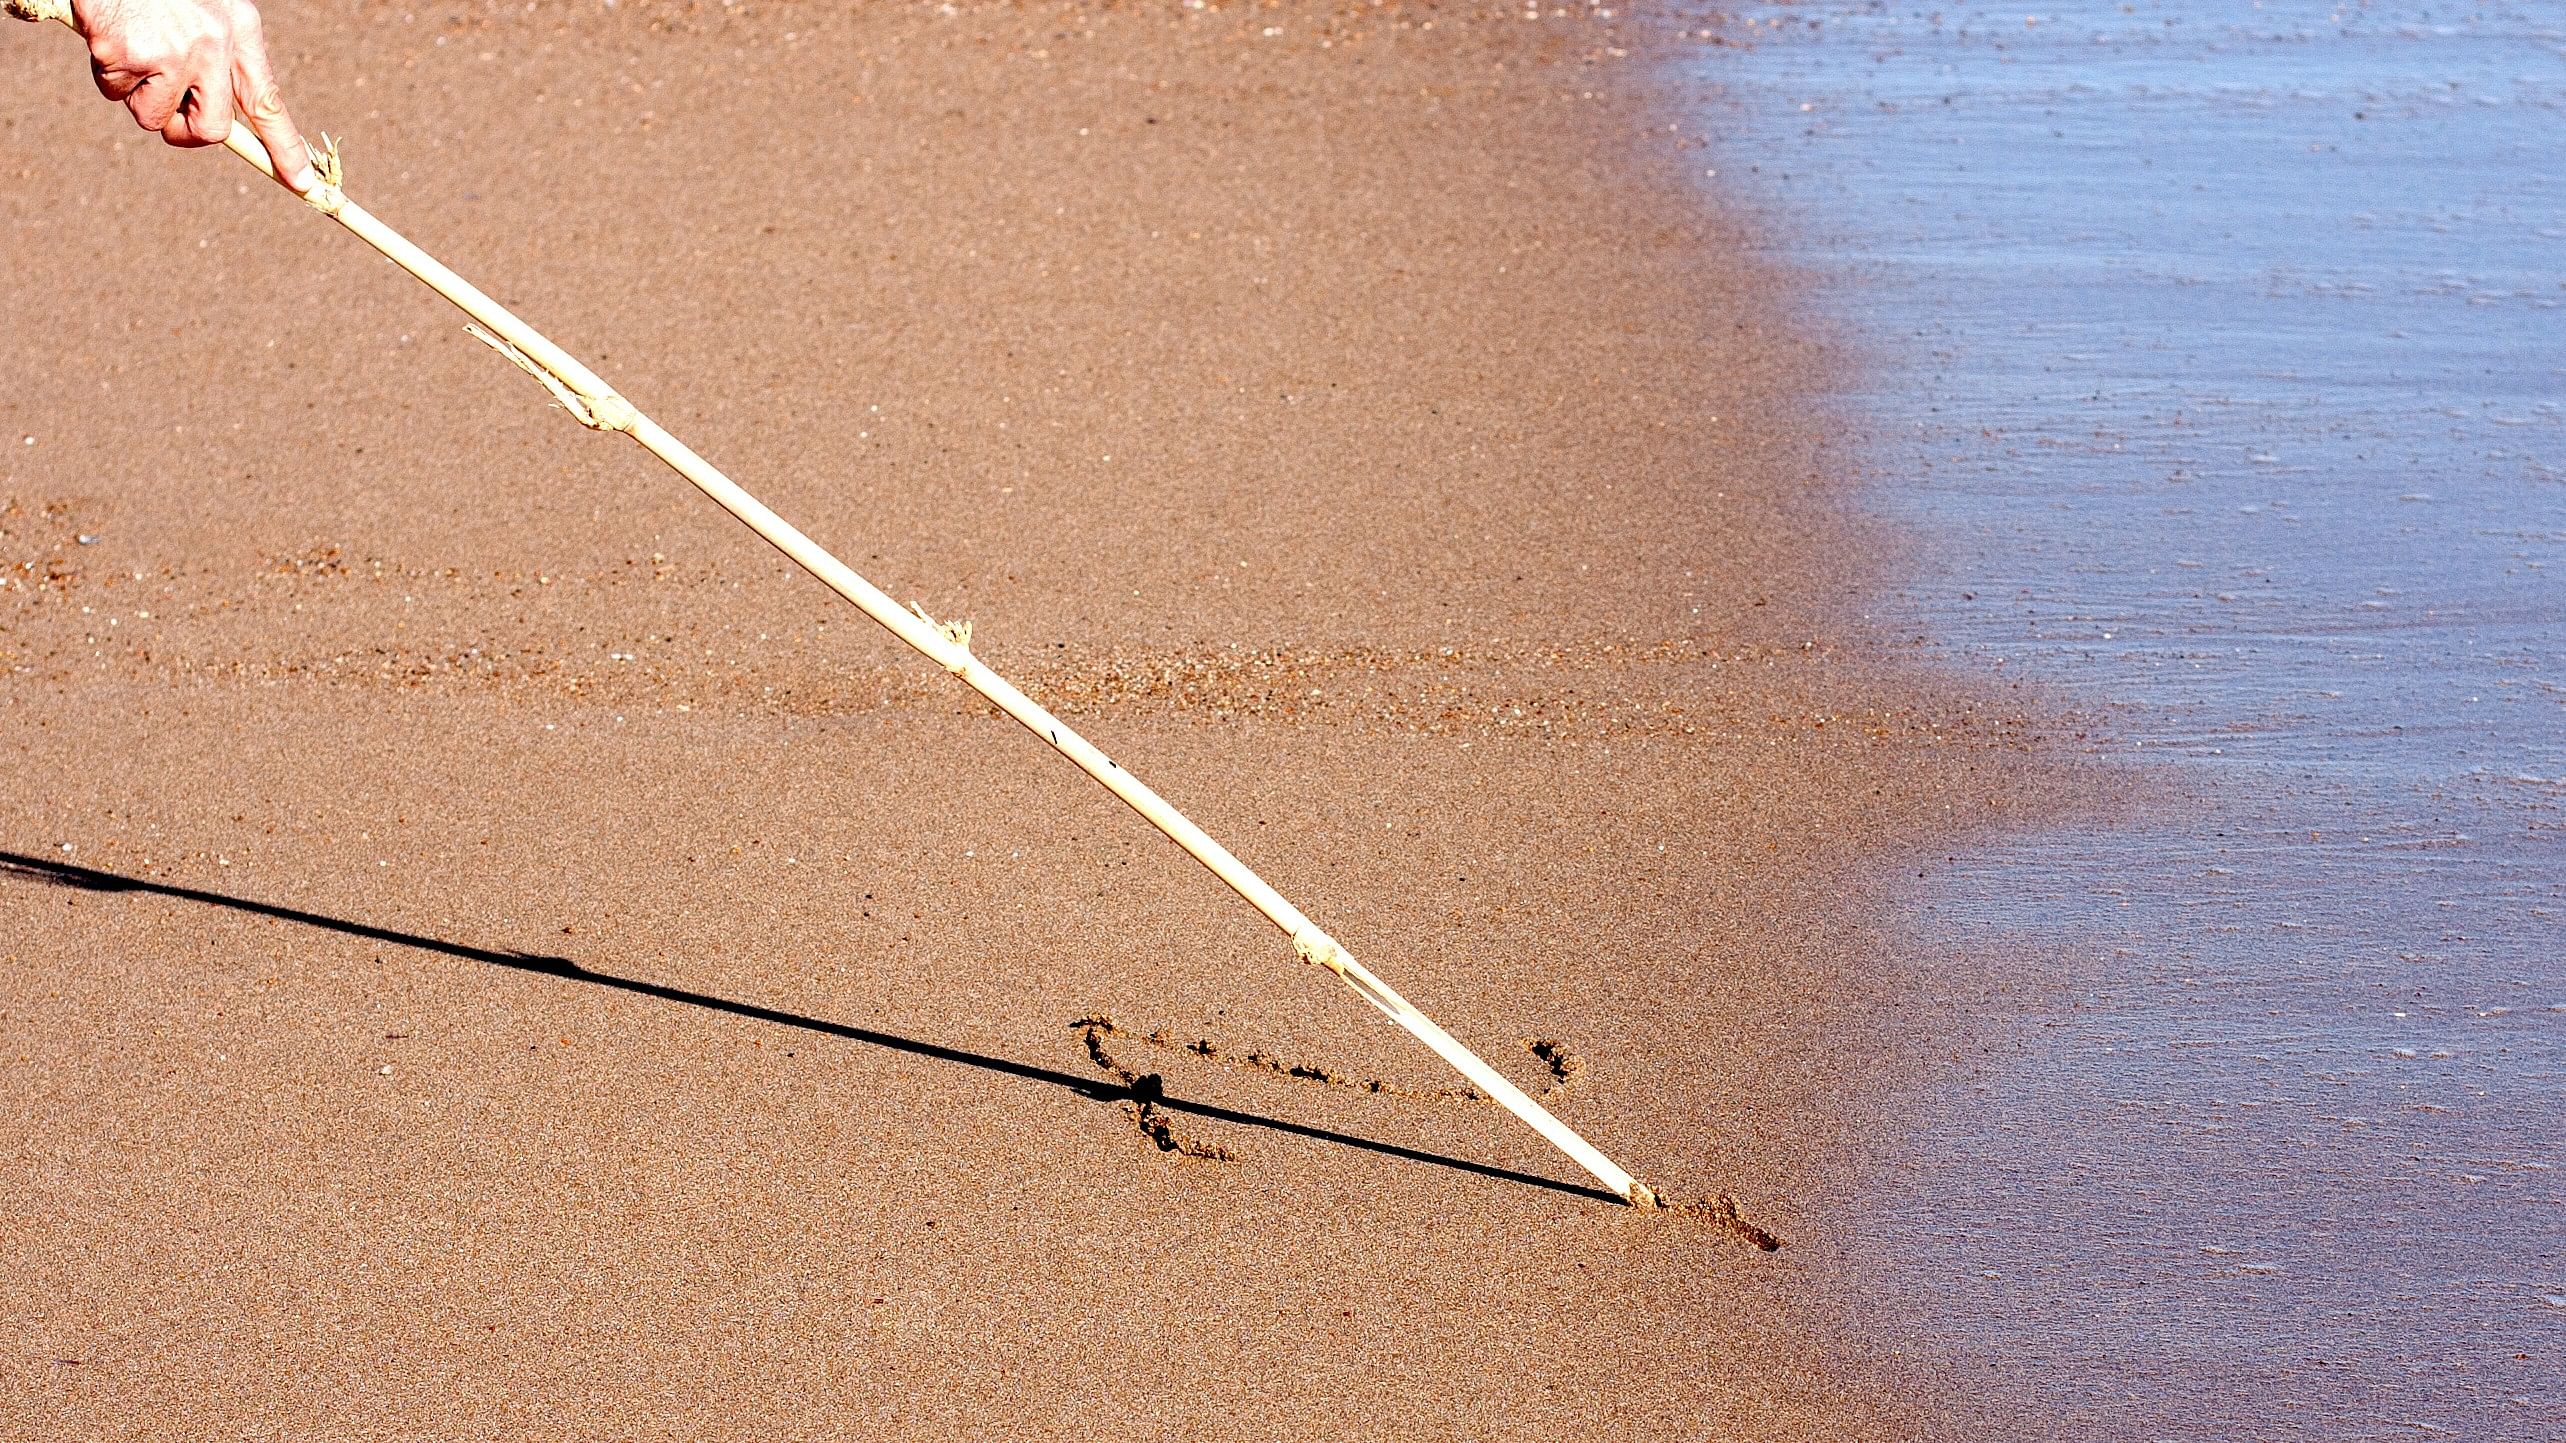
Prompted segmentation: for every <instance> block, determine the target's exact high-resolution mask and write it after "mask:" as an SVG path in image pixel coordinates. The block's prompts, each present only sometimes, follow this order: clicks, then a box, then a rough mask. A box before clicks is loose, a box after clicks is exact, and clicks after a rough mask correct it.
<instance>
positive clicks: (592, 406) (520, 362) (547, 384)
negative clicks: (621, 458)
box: [463, 321, 641, 432]
mask: <svg viewBox="0 0 2566 1443" xmlns="http://www.w3.org/2000/svg"><path fill="white" fill-rule="evenodd" d="M463 328H464V329H465V330H467V331H470V332H471V333H472V335H473V338H474V339H475V340H478V341H479V342H481V344H483V345H485V346H488V347H489V348H490V349H492V350H494V351H497V352H498V353H499V354H500V355H503V356H505V357H507V358H508V359H509V361H510V362H511V363H513V364H514V365H515V366H516V368H517V369H518V370H520V371H523V372H525V373H526V374H527V375H529V376H532V377H534V378H535V379H536V380H538V381H541V382H542V383H543V388H544V389H545V390H547V391H550V392H552V398H553V399H554V400H555V401H557V402H559V403H560V404H561V409H563V410H565V411H568V412H569V413H570V419H572V420H574V421H576V422H578V423H579V424H580V425H582V426H585V427H587V428H588V429H589V430H591V431H625V432H629V431H631V430H632V429H633V425H634V423H635V422H637V421H639V420H640V419H641V413H639V412H637V411H635V410H634V409H633V405H632V402H630V401H627V400H625V399H624V398H623V397H621V396H618V395H616V394H615V393H614V392H612V391H608V392H607V393H606V394H604V395H602V396H591V395H589V394H587V393H586V392H584V391H581V390H579V389H577V388H576V387H574V386H572V385H571V384H570V383H569V382H568V381H565V380H563V379H562V378H561V377H559V376H556V375H554V374H553V373H552V372H551V371H550V370H549V369H547V368H546V367H545V366H544V364H543V363H542V362H541V361H538V360H536V359H535V358H534V357H532V356H529V355H527V354H526V353H525V352H523V351H521V350H518V349H517V348H516V347H515V346H512V345H510V344H508V342H507V341H506V340H505V339H503V338H501V337H499V336H495V335H492V334H491V333H490V332H489V331H486V330H484V329H482V327H481V324H480V323H479V322H477V321H466V322H465V323H464V326H463Z"/></svg>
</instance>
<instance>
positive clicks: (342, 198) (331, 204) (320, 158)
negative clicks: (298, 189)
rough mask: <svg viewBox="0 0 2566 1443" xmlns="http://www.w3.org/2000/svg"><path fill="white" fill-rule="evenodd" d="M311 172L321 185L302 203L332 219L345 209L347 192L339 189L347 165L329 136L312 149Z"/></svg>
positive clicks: (313, 188)
mask: <svg viewBox="0 0 2566 1443" xmlns="http://www.w3.org/2000/svg"><path fill="white" fill-rule="evenodd" d="M312 170H313V172H314V173H315V174H317V175H319V176H320V177H321V183H320V184H319V185H316V186H314V187H312V189H311V191H310V192H309V193H308V194H306V195H305V196H304V197H303V203H304V204H305V205H308V206H310V207H311V208H312V209H314V210H317V211H319V212H320V213H321V214H323V215H325V216H329V217H330V218H332V219H334V220H335V219H336V218H337V217H338V213H339V212H340V211H342V210H345V209H347V192H346V191H345V190H344V189H342V188H341V187H342V186H343V185H344V184H345V182H346V180H347V163H346V162H345V161H343V160H341V159H340V158H339V143H338V141H336V140H334V139H332V138H331V137H330V136H327V135H324V136H322V137H321V143H320V144H319V145H317V146H314V147H313V148H312Z"/></svg>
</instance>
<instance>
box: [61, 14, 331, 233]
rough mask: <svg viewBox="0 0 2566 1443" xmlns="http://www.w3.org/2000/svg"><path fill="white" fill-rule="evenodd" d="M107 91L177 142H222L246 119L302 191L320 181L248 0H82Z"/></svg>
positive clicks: (95, 69)
mask: <svg viewBox="0 0 2566 1443" xmlns="http://www.w3.org/2000/svg"><path fill="white" fill-rule="evenodd" d="M72 15H73V18H74V19H75V20H77V21H78V22H79V25H80V33H81V34H82V35H84V36H86V37H88V40H89V70H90V73H91V75H93V76H94V77H96V79H97V81H98V93H99V94H101V95H104V96H106V97H107V98H108V99H109V100H115V101H121V102H123V103H124V106H125V108H126V109H127V110H129V111H132V112H133V116H134V122H135V123H136V124H138V125H140V126H141V127H142V128H143V129H145V130H150V131H156V132H158V133H159V135H160V137H161V138H162V139H163V140H166V141H168V142H169V143H170V144H172V145H181V146H197V145H220V144H222V142H223V140H224V139H225V137H227V136H229V135H230V134H231V130H232V125H233V123H234V122H235V121H237V122H239V123H240V124H244V125H247V126H248V127H249V128H250V133H251V134H253V135H255V136H257V137H258V138H259V141H260V142H261V143H262V144H264V145H265V146H266V147H267V153H268V154H269V156H271V157H273V158H274V160H275V161H276V175H277V178H278V179H279V180H282V181H283V182H285V184H286V185H287V186H288V187H289V188H291V189H292V190H293V191H294V192H295V193H296V194H297V195H300V194H302V193H304V192H306V191H309V190H310V189H311V188H312V187H313V186H314V185H316V184H318V183H319V177H318V176H317V175H315V174H314V173H313V170H312V156H311V151H310V150H309V149H308V148H307V147H305V145H304V144H303V137H302V135H301V133H300V132H298V131H296V130H295V128H294V122H293V120H292V119H291V118H290V117H289V116H287V115H286V113H285V99H284V97H283V96H282V95H281V94H280V93H279V92H278V91H277V88H276V72H275V70H274V68H273V67H271V66H270V65H269V64H268V59H267V36H266V32H265V30H264V28H263V27H262V26H261V24H260V21H259V17H258V7H257V6H255V5H252V4H250V3H249V0H73V5H72Z"/></svg>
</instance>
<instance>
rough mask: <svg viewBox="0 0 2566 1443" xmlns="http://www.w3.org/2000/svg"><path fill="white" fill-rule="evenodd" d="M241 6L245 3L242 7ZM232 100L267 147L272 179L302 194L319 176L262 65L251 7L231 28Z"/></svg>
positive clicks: (262, 44) (272, 74)
mask: <svg viewBox="0 0 2566 1443" xmlns="http://www.w3.org/2000/svg"><path fill="white" fill-rule="evenodd" d="M242 8H243V9H247V8H248V7H247V6H244V7H242ZM232 46H233V49H232V79H233V87H232V91H233V104H234V106H235V107H236V108H237V112H238V115H239V118H240V119H241V120H242V121H243V122H244V123H246V124H247V125H248V126H249V128H250V133H251V134H253V135H255V136H257V137H258V139H259V143H260V144H262V145H264V146H266V147H267V158H268V159H269V160H271V161H273V162H275V165H276V178H277V179H278V180H281V181H283V182H284V183H285V186H286V188H287V189H289V190H291V191H293V192H294V193H295V194H296V195H308V194H310V193H311V190H312V188H313V187H314V186H317V185H319V184H320V183H321V177H320V176H319V175H318V174H317V173H315V172H314V171H313V169H312V152H311V148H310V147H308V146H306V145H305V144H303V133H302V132H301V131H299V130H296V129H295V128H294V118H293V117H292V116H290V115H287V114H286V113H285V97H284V95H283V94H282V93H280V92H279V91H278V90H277V88H276V71H275V69H274V68H273V67H272V66H270V65H269V64H268V63H267V40H266V37H265V36H263V35H262V34H261V33H260V30H259V24H258V18H257V12H255V11H252V12H251V13H250V14H249V15H248V16H246V17H244V18H243V20H242V22H241V23H240V24H239V25H238V26H236V27H235V28H234V29H233V31H232Z"/></svg>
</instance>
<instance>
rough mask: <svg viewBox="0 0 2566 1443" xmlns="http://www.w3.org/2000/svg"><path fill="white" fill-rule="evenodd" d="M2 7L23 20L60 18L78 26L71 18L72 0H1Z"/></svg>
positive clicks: (0, 6) (0, 7)
mask: <svg viewBox="0 0 2566 1443" xmlns="http://www.w3.org/2000/svg"><path fill="white" fill-rule="evenodd" d="M0 9H5V10H7V11H8V12H9V13H10V14H12V15H15V16H17V17H18V18H19V19H21V20H59V21H61V22H62V23H63V24H65V25H72V26H74V28H75V29H76V28H78V27H77V25H76V24H75V22H74V21H73V20H72V18H71V0H0Z"/></svg>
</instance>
